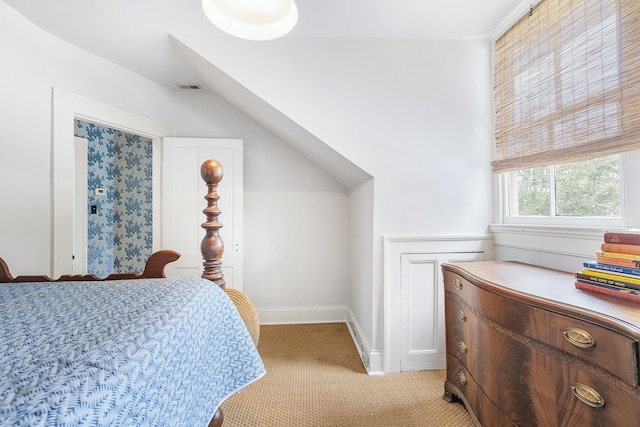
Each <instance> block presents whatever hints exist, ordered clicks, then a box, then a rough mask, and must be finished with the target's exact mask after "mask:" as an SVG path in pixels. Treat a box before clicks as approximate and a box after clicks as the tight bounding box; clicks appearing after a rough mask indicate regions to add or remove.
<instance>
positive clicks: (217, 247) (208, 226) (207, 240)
mask: <svg viewBox="0 0 640 427" xmlns="http://www.w3.org/2000/svg"><path fill="white" fill-rule="evenodd" d="M223 174H224V169H223V168H222V165H221V164H220V162H218V161H217V160H213V159H210V160H207V161H205V162H204V163H203V164H202V166H201V167H200V175H201V176H202V179H203V180H204V182H205V183H206V184H207V191H208V192H207V195H206V196H204V198H205V199H206V200H207V207H206V208H205V209H204V210H203V211H202V212H203V213H204V214H205V216H206V217H207V221H206V222H205V223H204V224H202V228H204V229H205V230H206V234H205V236H204V238H203V239H202V243H201V244H200V251H201V252H202V258H203V259H204V262H203V265H204V270H203V273H202V277H203V278H204V279H209V280H211V281H213V282H214V283H215V284H217V285H218V286H220V287H221V288H222V289H225V282H224V275H223V274H222V268H221V267H222V253H223V252H224V242H223V241H222V238H221V237H220V234H219V230H220V229H221V228H222V224H221V223H219V222H218V215H220V213H221V211H220V209H219V208H218V199H219V198H220V196H219V195H218V193H217V190H218V183H219V182H220V180H221V179H222V175H223Z"/></svg>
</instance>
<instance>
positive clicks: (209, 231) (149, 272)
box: [0, 160, 265, 427]
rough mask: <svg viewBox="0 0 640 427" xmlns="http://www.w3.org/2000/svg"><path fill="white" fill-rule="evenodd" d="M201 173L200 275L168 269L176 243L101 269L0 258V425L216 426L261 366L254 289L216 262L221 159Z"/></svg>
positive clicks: (259, 373)
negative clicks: (243, 308)
mask: <svg viewBox="0 0 640 427" xmlns="http://www.w3.org/2000/svg"><path fill="white" fill-rule="evenodd" d="M201 173H202V177H203V179H204V180H205V182H206V183H207V187H208V193H207V195H206V196H205V198H206V199H207V208H206V209H205V210H204V213H205V215H206V217H207V221H206V222H205V223H204V224H202V227H203V228H204V229H205V230H206V233H205V237H204V239H203V241H202V245H201V251H202V254H203V259H204V262H203V266H204V268H203V274H202V277H200V278H166V277H164V266H165V265H166V264H167V263H169V262H172V261H174V260H176V259H177V258H178V257H179V254H177V253H175V252H172V251H160V252H157V253H155V254H153V255H152V256H151V257H150V258H149V260H148V261H147V264H146V267H145V270H144V272H143V273H142V274H139V275H138V274H116V275H111V276H109V277H107V278H104V279H101V278H97V277H95V276H90V275H87V276H63V277H60V278H59V279H51V278H49V277H47V276H18V277H13V276H12V275H11V273H10V272H9V268H8V266H7V264H6V263H5V262H4V261H3V260H2V259H1V258H0V282H1V283H3V284H2V285H0V425H2V426H29V427H34V426H83V425H86V426H172V427H178V426H185V427H197V426H203V427H204V426H207V425H209V426H216V427H217V426H220V425H222V422H223V416H222V411H221V410H220V408H219V406H220V404H221V403H222V401H224V399H226V398H227V397H228V396H229V395H231V394H233V393H235V392H237V391H240V390H241V389H243V388H244V387H246V386H247V385H248V384H250V383H252V382H254V381H256V380H257V379H259V378H260V377H261V376H262V375H264V373H265V369H264V365H263V363H262V360H261V359H260V356H259V354H258V352H257V350H256V347H255V344H256V342H257V336H256V334H255V332H250V331H249V329H247V323H245V322H246V321H247V317H246V313H245V315H244V316H243V315H242V314H241V313H240V312H239V311H238V309H237V304H238V302H239V301H243V302H244V304H245V305H246V304H247V302H248V300H247V299H246V297H244V298H243V294H241V293H239V292H237V291H233V290H226V289H225V283H224V277H223V275H222V271H221V257H222V252H223V250H224V245H223V243H222V240H221V239H220V236H219V229H220V228H221V227H222V224H220V223H219V222H218V215H219V214H220V210H219V209H218V207H217V200H218V195H217V193H216V188H217V183H218V182H219V181H220V179H221V178H222V166H221V165H220V164H219V163H218V162H216V161H215V160H209V161H207V162H205V163H204V164H203V165H202V168H201ZM88 282H90V283H88ZM248 303H249V305H250V302H248ZM250 306H251V307H250V308H253V306H252V305H250ZM254 310H255V309H254Z"/></svg>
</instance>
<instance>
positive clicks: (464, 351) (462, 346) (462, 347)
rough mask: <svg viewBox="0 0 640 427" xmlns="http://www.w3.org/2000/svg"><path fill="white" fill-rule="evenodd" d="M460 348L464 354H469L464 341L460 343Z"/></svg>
mask: <svg viewBox="0 0 640 427" xmlns="http://www.w3.org/2000/svg"><path fill="white" fill-rule="evenodd" d="M458 348H459V349H460V351H461V352H463V353H466V352H467V345H466V344H465V343H464V341H458Z"/></svg>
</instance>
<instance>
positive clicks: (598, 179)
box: [504, 155, 622, 226]
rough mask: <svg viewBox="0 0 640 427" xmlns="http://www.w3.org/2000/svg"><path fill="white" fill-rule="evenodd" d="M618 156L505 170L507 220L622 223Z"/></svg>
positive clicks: (613, 224) (522, 221) (559, 222)
mask: <svg viewBox="0 0 640 427" xmlns="http://www.w3.org/2000/svg"><path fill="white" fill-rule="evenodd" d="M620 167H621V165H620V156H618V155H614V156H607V157H601V158H598V159H594V160H584V161H581V162H574V163H565V164H559V165H555V166H544V167H535V168H527V169H520V170H517V171H511V172H507V173H505V174H504V188H505V189H507V191H506V192H505V193H506V195H505V196H506V197H505V199H506V200H505V218H506V219H505V222H507V223H510V222H511V223H544V224H549V223H555V224H576V223H580V224H583V225H601V226H621V225H622V208H621V191H620V189H621V170H620Z"/></svg>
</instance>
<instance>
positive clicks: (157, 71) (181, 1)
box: [3, 0, 522, 88]
mask: <svg viewBox="0 0 640 427" xmlns="http://www.w3.org/2000/svg"><path fill="white" fill-rule="evenodd" d="M3 1H5V2H6V3H7V4H9V5H10V6H11V7H13V8H14V9H16V10H17V11H18V12H20V13H21V14H22V15H24V16H25V17H27V18H28V19H30V20H31V21H33V22H34V23H35V24H36V25H38V26H39V27H41V28H43V29H44V30H46V31H48V32H50V33H52V34H54V35H56V36H58V37H60V38H62V39H63V40H66V41H68V42H69V43H71V44H73V45H76V46H78V47H80V48H82V49H84V50H87V51H89V52H91V53H94V54H96V55H98V56H100V57H103V58H105V59H107V60H109V61H111V62H114V63H116V64H119V65H121V66H123V67H125V68H127V69H130V70H132V71H134V72H136V73H138V74H141V75H143V76H145V77H148V78H149V79H152V80H154V81H157V82H159V83H161V84H164V85H167V86H169V87H172V88H175V84H176V83H183V82H197V81H198V79H199V77H198V76H197V74H196V73H195V71H194V70H193V68H192V67H191V65H190V64H189V63H188V62H187V61H186V60H185V58H184V57H183V56H182V54H181V53H180V51H179V49H178V48H177V47H176V45H175V43H174V42H173V41H172V40H171V38H170V36H169V35H170V34H189V33H190V34H199V35H207V36H211V37H231V36H227V35H226V34H224V33H222V32H221V31H219V30H218V29H217V28H215V27H214V26H213V25H212V24H211V23H210V22H209V21H207V19H206V18H205V17H204V15H203V13H202V9H201V6H200V1H199V0H135V1H131V0H110V1H102V2H98V1H95V0H49V1H42V0H3ZM296 3H297V5H298V9H299V20H298V25H297V26H296V28H295V29H294V30H293V31H292V32H291V33H290V34H289V35H287V36H286V37H349V38H352V37H365V38H366V37H378V38H380V37H382V38H435V39H464V38H486V37H488V35H489V34H490V33H491V32H492V31H493V30H494V29H495V28H496V27H497V26H498V25H499V24H500V22H501V21H502V20H504V19H505V18H506V17H507V16H508V15H509V14H510V13H511V12H512V11H513V10H515V9H517V8H518V7H519V6H520V3H522V1H521V0H491V1H478V0H447V1H443V0H296ZM260 43H269V42H260Z"/></svg>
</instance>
